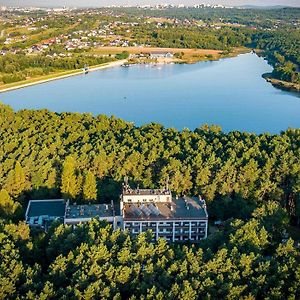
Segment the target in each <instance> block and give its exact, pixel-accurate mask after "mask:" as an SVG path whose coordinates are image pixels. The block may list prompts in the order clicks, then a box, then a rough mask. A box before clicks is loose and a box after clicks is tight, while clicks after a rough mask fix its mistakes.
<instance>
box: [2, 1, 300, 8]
mask: <svg viewBox="0 0 300 300" xmlns="http://www.w3.org/2000/svg"><path fill="white" fill-rule="evenodd" d="M158 4H171V5H172V4H173V5H178V4H184V5H194V4H211V5H217V4H220V5H224V6H227V7H231V6H234V7H235V6H237V7H239V6H256V7H273V6H274V7H276V6H283V7H300V3H299V1H298V0H289V1H284V0H264V1H261V0H252V1H247V0H231V1H228V0H212V1H205V0H204V1H184V0H173V1H156V0H148V1H147V0H142V1H136V0H121V1H110V0H87V1H84V4H83V3H82V1H81V0H64V1H61V0H50V1H48V3H47V4H46V5H45V2H44V1H40V0H24V1H22V4H20V1H19V0H2V1H1V4H0V5H2V6H11V7H64V6H66V7H108V6H139V5H158Z"/></svg>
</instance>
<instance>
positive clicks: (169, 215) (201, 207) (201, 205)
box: [124, 197, 208, 221]
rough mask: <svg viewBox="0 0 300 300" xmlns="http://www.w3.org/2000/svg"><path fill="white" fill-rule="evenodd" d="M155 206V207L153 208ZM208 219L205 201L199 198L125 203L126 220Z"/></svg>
mask: <svg viewBox="0 0 300 300" xmlns="http://www.w3.org/2000/svg"><path fill="white" fill-rule="evenodd" d="M153 207H154V208H153ZM199 218H200V219H206V218H208V215H207V210H206V206H205V201H203V200H199V199H198V198H196V197H195V198H192V197H183V198H178V199H173V200H172V202H150V203H149V202H147V203H141V204H139V205H137V204H132V203H124V219H125V221H126V220H146V221H151V220H161V219H177V220H180V219H199Z"/></svg>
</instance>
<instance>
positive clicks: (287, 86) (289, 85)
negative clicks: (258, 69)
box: [262, 73, 300, 92]
mask: <svg viewBox="0 0 300 300" xmlns="http://www.w3.org/2000/svg"><path fill="white" fill-rule="evenodd" d="M262 77H263V78H264V79H265V80H266V81H267V82H269V83H271V84H272V85H273V86H274V87H276V88H278V89H281V90H284V91H290V92H300V84H299V83H293V82H288V81H283V80H279V79H276V78H273V77H272V74H271V73H266V74H263V75H262Z"/></svg>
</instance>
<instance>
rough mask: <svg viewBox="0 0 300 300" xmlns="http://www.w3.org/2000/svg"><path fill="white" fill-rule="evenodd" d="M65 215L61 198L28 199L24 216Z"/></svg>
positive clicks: (63, 202)
mask: <svg viewBox="0 0 300 300" xmlns="http://www.w3.org/2000/svg"><path fill="white" fill-rule="evenodd" d="M64 215H65V201H64V200H63V199H53V200H30V201H29V204H28V207H27V211H26V217H27V218H31V217H37V216H51V217H63V216H64Z"/></svg>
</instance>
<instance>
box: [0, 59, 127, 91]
mask: <svg viewBox="0 0 300 300" xmlns="http://www.w3.org/2000/svg"><path fill="white" fill-rule="evenodd" d="M126 61H127V60H126V59H123V60H118V61H112V62H110V63H105V64H101V65H98V66H93V67H91V68H89V72H93V71H98V70H102V69H107V68H113V67H118V66H121V65H123V64H124V63H125V62H126ZM81 74H84V71H83V70H82V69H77V70H71V71H67V72H59V73H55V74H50V75H46V76H42V77H41V78H32V79H29V80H24V81H20V82H15V83H11V84H5V85H3V86H0V93H4V92H9V91H12V90H16V89H21V88H25V87H29V86H33V85H37V84H42V83H46V82H49V81H54V80H59V79H64V78H68V77H72V76H77V75H81Z"/></svg>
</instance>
